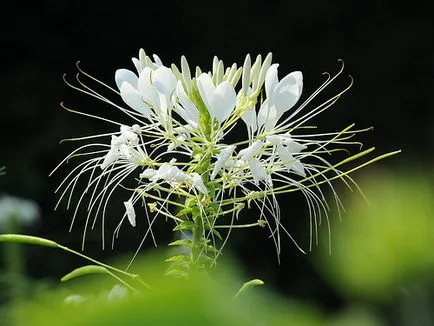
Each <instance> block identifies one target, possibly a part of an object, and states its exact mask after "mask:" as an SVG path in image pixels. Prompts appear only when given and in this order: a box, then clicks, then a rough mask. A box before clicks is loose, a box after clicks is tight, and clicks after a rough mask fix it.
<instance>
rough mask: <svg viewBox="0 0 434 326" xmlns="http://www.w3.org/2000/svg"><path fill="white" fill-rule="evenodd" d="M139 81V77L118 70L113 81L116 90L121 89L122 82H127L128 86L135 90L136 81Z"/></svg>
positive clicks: (126, 71)
mask: <svg viewBox="0 0 434 326" xmlns="http://www.w3.org/2000/svg"><path fill="white" fill-rule="evenodd" d="M138 80H139V77H137V75H136V74H135V73H134V72H132V71H131V70H128V69H118V70H116V72H115V81H116V86H117V87H118V89H119V90H120V89H121V86H122V84H123V82H125V81H126V82H128V83H129V84H130V85H132V86H133V87H134V88H137V81H138Z"/></svg>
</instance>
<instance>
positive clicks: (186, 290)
mask: <svg viewBox="0 0 434 326" xmlns="http://www.w3.org/2000/svg"><path fill="white" fill-rule="evenodd" d="M412 171H413V173H412V174H411V175H410V174H408V175H406V174H405V173H402V172H384V171H380V173H378V174H373V175H368V176H367V177H365V178H364V179H363V181H362V182H361V186H362V188H363V189H364V191H365V193H366V195H367V197H368V199H369V204H367V203H366V202H365V201H364V200H363V199H362V198H360V196H358V195H354V196H351V197H350V199H349V205H347V214H345V215H344V217H343V219H342V221H341V222H340V223H338V222H337V219H335V223H334V226H333V229H332V253H331V254H330V253H329V251H328V249H329V248H328V247H327V245H323V246H322V247H321V248H322V250H320V251H319V252H318V253H319V255H318V256H317V255H315V254H314V255H312V258H313V260H314V261H315V266H316V268H318V269H319V270H320V271H321V272H323V275H324V277H325V278H326V279H327V280H328V281H329V282H330V284H332V285H333V286H334V287H335V288H336V289H337V290H338V291H340V292H341V293H342V295H343V296H345V297H346V298H347V301H346V305H345V306H344V307H342V309H341V310H339V311H337V312H335V313H333V314H331V313H329V312H325V311H321V310H320V309H318V307H316V306H315V305H314V304H313V303H307V302H304V303H302V302H298V301H296V300H293V299H290V298H288V297H283V296H281V295H278V294H277V293H273V292H271V291H270V290H269V288H268V287H267V284H265V285H263V286H255V287H251V288H248V289H247V290H246V291H244V292H242V293H240V294H239V295H237V296H236V298H235V299H234V295H235V294H237V291H238V289H240V288H241V287H242V286H243V284H244V282H245V281H246V280H245V279H244V277H243V275H242V273H240V270H239V267H240V266H239V265H238V264H237V262H234V261H232V260H230V259H229V258H227V257H228V255H225V256H226V258H225V259H224V260H223V261H222V263H221V264H220V265H219V267H218V268H217V269H215V270H213V271H212V272H211V273H209V274H206V275H205V274H199V275H192V277H191V278H190V279H189V280H185V279H176V278H173V277H168V276H164V271H165V269H166V268H167V265H165V263H164V259H163V257H164V256H165V254H164V253H162V252H161V251H155V252H150V253H147V254H146V255H143V256H142V257H140V258H138V259H137V260H136V261H135V263H134V264H133V266H132V267H131V270H130V271H129V272H131V273H137V274H140V276H141V278H142V279H143V280H144V281H145V282H146V283H147V284H150V285H151V287H152V289H145V290H143V292H142V293H140V294H138V293H134V292H132V291H128V293H127V294H125V293H123V292H122V291H121V292H118V294H117V295H113V293H115V294H116V291H115V292H113V291H114V289H115V288H116V286H118V285H116V280H115V279H112V278H110V277H108V276H107V275H105V274H96V275H87V276H83V277H80V278H74V279H72V280H70V281H68V282H65V283H59V284H58V285H57V286H55V287H54V288H52V289H50V290H49V289H45V290H42V291H38V292H37V294H36V295H29V296H28V298H27V299H26V300H22V301H21V302H19V303H18V304H17V303H14V304H11V305H10V306H9V307H8V310H7V314H3V315H4V316H3V317H4V318H6V317H8V318H9V320H8V322H7V323H6V324H5V323H1V324H2V325H3V324H5V325H17V326H27V325H35V326H38V325H44V326H45V325H47V326H50V325H65V326H73V325H189V326H191V325H253V326H255V325H258V326H259V325H309V326H315V325H326V326H344V325H352V326H359V325H360V326H381V325H383V326H384V325H394V326H396V325H405V326H407V325H418V326H425V325H431V324H432V323H431V322H432V321H434V319H433V318H434V315H433V313H432V308H431V307H432V305H431V303H432V293H433V289H434V288H433V287H432V285H433V284H434V253H433V251H432V249H431V248H432V243H433V237H432V230H433V229H434V220H433V218H432V212H433V208H434V207H433V206H434V203H433V201H432V199H433V198H434V187H433V183H432V182H431V175H430V174H428V173H427V172H426V171H424V173H421V174H416V173H415V171H414V169H413V170H412ZM44 250H50V249H49V248H45V249H44ZM166 254H167V253H166ZM114 265H115V266H124V265H125V262H123V261H115V264H114ZM258 277H260V275H258ZM124 290H125V289H124ZM30 292H34V291H29V293H30ZM119 293H120V294H119ZM124 294H125V295H124ZM384 307H386V308H389V309H390V311H389V316H386V315H385V311H384V309H382V308H384ZM391 316H392V317H391ZM4 320H6V319H4Z"/></svg>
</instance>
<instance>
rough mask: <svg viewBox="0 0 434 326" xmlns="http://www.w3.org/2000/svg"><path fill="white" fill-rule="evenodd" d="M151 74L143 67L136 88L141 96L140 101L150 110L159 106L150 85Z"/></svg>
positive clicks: (149, 70) (148, 69)
mask: <svg viewBox="0 0 434 326" xmlns="http://www.w3.org/2000/svg"><path fill="white" fill-rule="evenodd" d="M151 73H152V69H151V68H149V67H145V68H144V69H143V70H142V72H141V73H140V76H139V81H138V83H137V86H138V90H139V92H140V94H141V96H142V100H143V101H144V102H145V103H146V104H148V105H149V106H151V107H152V108H155V107H157V106H159V104H160V100H159V98H158V94H157V92H156V91H155V88H154V86H153V85H152V83H151Z"/></svg>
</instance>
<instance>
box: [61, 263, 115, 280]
mask: <svg viewBox="0 0 434 326" xmlns="http://www.w3.org/2000/svg"><path fill="white" fill-rule="evenodd" d="M89 274H108V275H112V273H110V272H109V270H108V269H107V268H105V267H102V266H98V265H87V266H83V267H79V268H76V269H74V270H73V271H72V272H70V273H68V274H66V275H65V276H64V277H62V278H61V279H60V280H61V281H62V282H66V281H69V280H71V279H73V278H76V277H79V276H83V275H89Z"/></svg>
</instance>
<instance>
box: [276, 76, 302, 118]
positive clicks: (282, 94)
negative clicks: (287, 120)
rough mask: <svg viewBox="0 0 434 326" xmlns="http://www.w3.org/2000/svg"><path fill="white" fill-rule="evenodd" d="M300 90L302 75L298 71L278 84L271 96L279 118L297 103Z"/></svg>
mask: <svg viewBox="0 0 434 326" xmlns="http://www.w3.org/2000/svg"><path fill="white" fill-rule="evenodd" d="M302 89H303V75H302V74H301V72H300V71H294V72H291V73H290V74H288V75H287V76H285V78H283V79H282V80H281V81H280V82H279V84H278V85H277V86H276V88H275V92H274V95H273V100H274V105H275V107H276V109H277V112H278V115H279V117H280V116H282V114H283V113H284V112H286V111H288V110H289V109H290V108H292V107H293V106H294V105H295V103H297V101H298V99H299V98H300V96H301V92H302Z"/></svg>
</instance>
